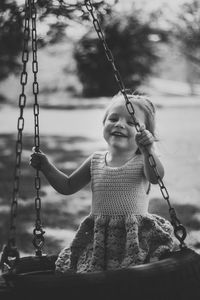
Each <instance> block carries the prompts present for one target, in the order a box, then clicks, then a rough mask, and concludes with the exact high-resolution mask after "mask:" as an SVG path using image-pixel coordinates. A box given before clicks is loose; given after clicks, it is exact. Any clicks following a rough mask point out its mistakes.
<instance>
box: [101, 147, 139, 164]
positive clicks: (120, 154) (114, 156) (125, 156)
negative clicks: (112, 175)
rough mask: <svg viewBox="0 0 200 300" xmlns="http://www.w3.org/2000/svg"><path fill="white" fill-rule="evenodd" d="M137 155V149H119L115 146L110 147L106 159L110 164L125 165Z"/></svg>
mask: <svg viewBox="0 0 200 300" xmlns="http://www.w3.org/2000/svg"><path fill="white" fill-rule="evenodd" d="M135 155H136V151H119V150H116V149H113V148H109V149H108V153H107V155H106V161H107V164H108V165H110V166H113V167H119V166H122V165H124V164H125V163H126V162H127V161H129V160H130V159H131V158H132V157H134V156H135Z"/></svg>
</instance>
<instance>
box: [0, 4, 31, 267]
mask: <svg viewBox="0 0 200 300" xmlns="http://www.w3.org/2000/svg"><path fill="white" fill-rule="evenodd" d="M29 21H30V6H29V2H28V1H26V2H25V20H24V42H23V51H22V63H23V68H22V72H21V78H20V84H21V93H20V95H19V103H18V104H19V108H20V116H19V118H18V122H17V131H18V134H17V141H16V148H15V169H14V183H13V193H12V202H11V214H10V227H9V238H8V242H7V245H6V246H5V247H4V249H3V251H2V257H1V267H2V268H4V265H5V264H6V265H7V267H8V268H10V267H11V264H13V263H14V262H16V261H17V260H18V259H19V251H18V250H17V247H16V220H17V210H18V197H19V186H20V173H21V154H22V148H23V147H22V133H23V129H24V117H23V114H24V108H25V105H26V95H25V86H26V84H27V78H28V74H27V71H26V70H27V62H28V59H29V50H28V42H29V38H30V24H29Z"/></svg>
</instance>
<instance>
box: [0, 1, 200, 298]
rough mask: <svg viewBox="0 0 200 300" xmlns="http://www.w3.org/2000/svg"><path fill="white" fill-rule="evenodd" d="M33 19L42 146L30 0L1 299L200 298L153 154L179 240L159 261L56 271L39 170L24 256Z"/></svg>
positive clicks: (198, 270) (197, 265)
mask: <svg viewBox="0 0 200 300" xmlns="http://www.w3.org/2000/svg"><path fill="white" fill-rule="evenodd" d="M85 6H86V8H87V10H88V12H89V13H90V15H91V17H92V20H93V25H94V28H95V30H96V32H97V35H98V37H99V39H100V41H101V42H102V45H103V47H104V50H105V54H106V57H107V59H108V61H109V63H111V65H112V68H113V72H114V76H115V78H116V81H117V83H118V85H119V89H120V91H121V93H122V94H123V96H124V98H125V103H126V108H127V110H128V112H129V114H130V115H131V117H132V119H133V121H134V124H135V127H136V130H137V131H139V129H140V125H139V123H138V122H137V120H136V118H135V114H134V108H133V106H132V104H131V103H130V102H129V100H128V97H127V94H126V90H125V88H124V84H123V82H122V80H121V77H120V74H119V71H118V70H117V68H116V66H115V62H114V59H113V56H112V53H111V51H110V50H109V48H108V46H107V44H106V41H105V39H104V35H103V33H102V30H101V28H100V24H99V22H98V20H97V18H96V17H95V15H94V12H93V6H92V4H91V2H90V0H85ZM30 20H31V21H32V53H33V61H32V71H33V74H34V82H33V94H34V98H35V102H34V106H33V108H34V122H35V136H34V144H35V150H36V151H39V147H40V138H39V118H38V116H39V104H38V99H37V96H38V82H37V72H38V63H37V36H36V7H35V1H34V0H26V4H25V29H24V48H23V54H22V62H23V71H22V74H21V81H20V83H21V86H22V92H21V94H20V96H19V107H20V116H19V118H18V125H17V128H18V136H17V142H16V164H15V176H14V189H13V200H12V204H11V222H10V235H9V238H8V243H7V245H6V246H5V247H4V249H3V251H2V256H1V265H0V266H1V270H2V275H1V276H0V297H1V299H3V300H4V299H14V297H17V298H18V297H19V299H36V298H37V299H55V297H59V298H61V297H63V296H62V295H64V297H66V298H68V299H70V300H71V299H74V300H76V299H77V300H78V299H82V298H83V299H85V298H86V299H94V298H95V299H97V300H98V299H105V300H112V299H113V300H114V299H122V298H124V299H126V300H128V299H142V300H144V299H152V300H156V299H158V300H162V299H166V300H175V299H176V300H179V299H180V300H181V299H183V300H186V299H192V300H195V299H200V255H199V254H197V253H196V252H195V251H194V250H192V249H190V248H188V247H187V245H186V244H185V243H184V240H185V238H186V230H185V228H184V226H183V225H182V224H181V223H180V221H179V219H178V218H177V216H176V212H175V210H174V208H173V207H172V206H171V204H170V201H169V194H168V191H167V189H166V187H165V185H164V183H163V181H162V179H161V178H160V176H159V173H158V171H157V168H156V163H155V160H154V158H153V156H152V155H150V154H149V162H150V165H151V167H152V168H153V170H154V172H155V174H156V176H157V178H158V184H159V187H160V190H161V193H162V196H163V198H164V200H166V201H167V203H168V206H169V214H170V218H171V223H172V225H173V227H174V235H175V237H176V238H177V239H178V241H179V243H180V245H179V250H177V251H173V252H170V253H166V254H165V255H163V257H161V258H160V260H159V261H156V262H152V263H148V264H142V265H138V266H135V267H130V268H124V269H120V270H109V271H103V272H94V273H82V274H80V273H66V274H55V260H56V258H57V255H52V256H48V255H45V254H43V253H42V248H43V245H44V230H43V229H42V226H41V219H40V210H41V199H40V176H39V171H38V170H36V179H35V189H36V198H35V209H36V222H35V228H34V230H33V234H34V238H33V245H34V247H35V249H36V254H35V256H30V257H22V258H20V257H19V252H18V250H17V247H16V242H15V231H16V225H15V222H16V216H17V197H18V192H19V174H20V163H21V153H22V131H23V127H24V118H23V110H24V107H25V104H26V95H25V92H24V91H25V85H26V83H27V72H26V65H27V62H28V54H29V53H28V41H29V35H30V30H29V21H30Z"/></svg>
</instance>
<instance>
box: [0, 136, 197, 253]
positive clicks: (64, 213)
mask: <svg viewBox="0 0 200 300" xmlns="http://www.w3.org/2000/svg"><path fill="white" fill-rule="evenodd" d="M15 139H16V137H15V136H14V135H0V247H1V249H2V247H3V244H5V243H6V242H7V238H8V228H9V221H10V201H11V198H12V197H11V196H12V188H13V173H14V162H15V153H14V150H13V149H15ZM41 141H42V144H41V149H42V151H44V152H45V153H46V154H48V156H49V157H50V158H51V159H52V160H53V161H54V162H55V164H58V165H59V166H61V168H60V167H59V168H60V169H61V170H63V171H64V172H66V173H67V174H69V173H71V171H72V170H73V169H74V168H75V167H74V166H75V165H78V164H79V163H81V162H82V161H83V160H84V159H85V158H86V156H87V155H88V153H86V151H84V149H85V147H84V146H85V145H86V144H87V143H88V142H91V141H90V140H89V139H87V138H85V137H73V138H67V137H60V136H59V137H58V136H43V137H41ZM32 147H33V138H32V136H25V137H24V144H23V153H22V163H21V170H22V172H21V173H22V176H21V180H20V182H21V184H20V197H19V198H20V199H19V200H20V201H19V204H18V217H17V246H18V248H19V249H20V250H21V251H22V252H24V253H30V254H32V253H33V252H34V247H33V245H32V239H33V234H32V231H33V227H34V223H35V207H34V199H35V195H36V192H35V188H34V174H35V171H34V169H33V168H31V167H29V158H30V154H31V149H32ZM88 150H91V149H88ZM66 162H70V163H72V164H69V165H68V166H67V168H66V165H65V163H66ZM73 164H74V165H73ZM70 166H71V167H70ZM41 182H42V186H41V193H40V196H41V198H43V197H44V199H46V198H48V197H50V198H51V199H46V200H45V201H44V202H43V203H42V214H41V219H42V224H45V227H46V228H48V229H54V228H56V230H57V231H56V230H55V234H53V235H51V236H50V235H48V236H47V237H45V246H44V253H48V254H54V253H58V252H59V250H60V243H61V242H62V237H60V236H59V234H58V232H59V230H70V231H74V232H75V231H76V230H77V228H78V223H79V221H80V219H82V218H83V217H84V216H86V215H87V214H88V212H89V206H88V204H87V203H88V202H86V203H85V204H84V205H83V206H80V205H79V203H82V202H84V200H85V199H87V198H88V197H89V187H88V186H86V187H85V188H84V189H83V193H85V194H81V195H82V196H81V195H80V194H79V195H78V196H75V197H74V198H73V197H68V200H67V202H66V197H65V196H63V195H59V194H56V200H54V197H55V194H54V193H53V190H52V192H51V191H50V195H47V189H46V188H47V187H48V186H49V184H48V183H47V181H46V179H45V178H44V176H42V174H41ZM74 201H76V202H77V205H78V206H77V209H76V210H75V211H73V212H72V211H70V210H69V209H68V208H69V207H68V205H69V204H70V203H72V202H74ZM174 208H175V210H176V213H177V217H178V219H179V220H180V222H181V223H182V224H183V225H184V226H185V227H186V230H187V231H188V232H191V231H198V230H200V217H199V215H200V209H199V208H197V207H196V206H193V205H190V204H188V205H177V204H176V205H174ZM149 211H150V213H155V214H158V215H161V216H163V217H165V218H166V219H168V220H169V213H168V206H167V203H166V201H164V200H163V199H152V200H151V201H150V207H149ZM64 234H65V233H64ZM194 246H195V247H196V248H200V243H199V242H198V243H196V244H195V245H194Z"/></svg>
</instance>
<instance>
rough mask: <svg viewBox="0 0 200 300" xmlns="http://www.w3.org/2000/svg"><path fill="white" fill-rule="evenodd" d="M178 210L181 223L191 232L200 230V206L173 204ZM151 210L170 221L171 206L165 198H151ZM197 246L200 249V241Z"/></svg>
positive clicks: (195, 245) (177, 213)
mask: <svg viewBox="0 0 200 300" xmlns="http://www.w3.org/2000/svg"><path fill="white" fill-rule="evenodd" d="M173 208H174V209H175V211H176V215H177V218H178V219H179V221H180V223H181V224H182V225H183V226H184V227H185V228H186V231H187V233H188V234H189V233H190V232H192V231H200V208H199V207H197V206H195V205H191V204H183V205H181V204H180V205H178V204H173ZM149 212H150V213H155V214H158V215H160V216H162V217H164V218H166V219H167V220H169V221H170V216H169V208H168V205H167V203H166V201H165V200H163V199H162V198H160V199H151V201H150V205H149ZM193 246H194V247H195V248H197V249H200V241H197V242H196V243H195V244H194V245H193Z"/></svg>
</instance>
